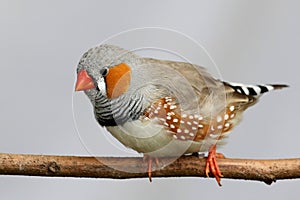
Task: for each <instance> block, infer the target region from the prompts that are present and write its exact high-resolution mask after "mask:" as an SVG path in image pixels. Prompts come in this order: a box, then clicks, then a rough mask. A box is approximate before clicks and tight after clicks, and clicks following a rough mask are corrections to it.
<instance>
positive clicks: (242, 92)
mask: <svg viewBox="0 0 300 200" xmlns="http://www.w3.org/2000/svg"><path fill="white" fill-rule="evenodd" d="M231 87H232V88H233V89H234V90H235V91H236V92H237V93H240V94H245V91H244V90H243V88H242V87H241V86H231Z"/></svg>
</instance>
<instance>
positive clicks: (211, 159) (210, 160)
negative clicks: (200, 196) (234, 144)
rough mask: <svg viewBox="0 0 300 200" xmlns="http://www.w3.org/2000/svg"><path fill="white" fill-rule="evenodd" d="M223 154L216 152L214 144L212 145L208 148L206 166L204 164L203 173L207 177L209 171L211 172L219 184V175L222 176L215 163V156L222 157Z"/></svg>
mask: <svg viewBox="0 0 300 200" xmlns="http://www.w3.org/2000/svg"><path fill="white" fill-rule="evenodd" d="M224 157H225V156H224V155H223V154H221V153H216V145H212V146H211V147H210V148H209V152H208V156H207V160H206V166H205V174H206V176H207V177H209V176H208V174H209V173H212V174H213V175H214V177H215V178H216V181H217V183H218V184H219V186H222V185H221V177H223V175H222V173H221V171H220V169H219V166H218V164H217V159H216V158H224Z"/></svg>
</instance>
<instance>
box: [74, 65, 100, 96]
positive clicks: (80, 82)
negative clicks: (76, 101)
mask: <svg viewBox="0 0 300 200" xmlns="http://www.w3.org/2000/svg"><path fill="white" fill-rule="evenodd" d="M92 88H95V85H94V83H93V80H92V78H91V77H90V76H89V75H88V74H87V72H86V71H85V70H81V71H80V72H78V74H77V82H76V86H75V91H81V90H89V89H92Z"/></svg>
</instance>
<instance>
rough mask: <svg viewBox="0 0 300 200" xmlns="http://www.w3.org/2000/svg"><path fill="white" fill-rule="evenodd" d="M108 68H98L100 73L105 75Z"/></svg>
mask: <svg viewBox="0 0 300 200" xmlns="http://www.w3.org/2000/svg"><path fill="white" fill-rule="evenodd" d="M108 71H109V69H108V68H107V67H104V68H102V69H100V74H101V75H102V76H103V77H105V76H107V74H108Z"/></svg>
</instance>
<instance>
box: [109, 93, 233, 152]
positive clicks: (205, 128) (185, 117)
mask: <svg viewBox="0 0 300 200" xmlns="http://www.w3.org/2000/svg"><path fill="white" fill-rule="evenodd" d="M234 113H235V110H234V107H229V108H227V109H225V110H224V112H223V113H221V114H220V115H218V116H216V117H214V118H212V117H207V116H202V115H201V113H197V114H186V113H185V112H184V111H182V110H181V108H180V105H178V104H177V103H176V101H175V99H173V98H171V97H165V98H162V99H159V100H158V101H156V102H154V103H152V104H151V105H150V106H149V107H148V108H147V109H145V111H144V112H143V115H142V116H141V117H140V118H139V119H138V120H134V121H130V122H126V123H124V124H122V125H118V126H108V127H107V129H108V131H109V132H110V133H111V134H112V135H113V136H114V137H116V138H117V139H118V140H119V141H120V142H121V143H122V144H124V145H125V146H127V147H129V148H132V149H134V150H136V151H138V152H141V153H146V154H152V155H155V156H177V155H182V154H184V153H193V152H205V151H207V150H208V148H209V147H210V146H211V145H212V144H216V143H218V142H219V141H221V140H222V139H223V138H224V137H225V135H226V133H227V132H228V131H229V130H230V129H231V128H232V123H231V120H232V118H234V116H235V114H234Z"/></svg>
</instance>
